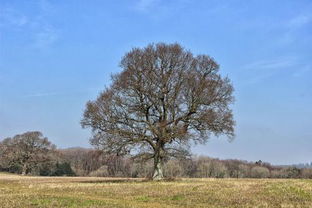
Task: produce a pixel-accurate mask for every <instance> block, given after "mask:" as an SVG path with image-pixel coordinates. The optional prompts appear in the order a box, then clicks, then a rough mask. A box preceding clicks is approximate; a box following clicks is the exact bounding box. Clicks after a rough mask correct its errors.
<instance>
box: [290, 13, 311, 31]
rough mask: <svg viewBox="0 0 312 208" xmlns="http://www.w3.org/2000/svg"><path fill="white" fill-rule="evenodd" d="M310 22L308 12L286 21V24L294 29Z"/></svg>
mask: <svg viewBox="0 0 312 208" xmlns="http://www.w3.org/2000/svg"><path fill="white" fill-rule="evenodd" d="M310 22H312V15H310V14H299V15H298V16H295V17H293V18H292V19H290V20H289V21H288V24H287V26H288V27H290V28H292V29H294V28H299V27H303V26H305V25H307V24H309V23H310Z"/></svg>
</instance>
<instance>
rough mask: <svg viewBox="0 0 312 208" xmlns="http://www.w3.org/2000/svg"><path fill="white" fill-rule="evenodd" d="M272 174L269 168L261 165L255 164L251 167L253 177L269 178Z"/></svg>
mask: <svg viewBox="0 0 312 208" xmlns="http://www.w3.org/2000/svg"><path fill="white" fill-rule="evenodd" d="M269 176H270V171H269V169H267V168H265V167H261V166H255V167H253V168H252V169H251V177H253V178H268V177H269Z"/></svg>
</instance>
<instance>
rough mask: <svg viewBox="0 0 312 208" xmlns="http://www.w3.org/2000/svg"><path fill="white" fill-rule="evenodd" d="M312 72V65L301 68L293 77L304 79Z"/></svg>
mask: <svg viewBox="0 0 312 208" xmlns="http://www.w3.org/2000/svg"><path fill="white" fill-rule="evenodd" d="M310 71H312V67H311V66H310V65H306V66H303V67H301V68H300V69H297V70H296V71H295V72H294V73H293V76H294V77H297V78H298V77H302V76H304V75H305V74H306V73H308V72H310Z"/></svg>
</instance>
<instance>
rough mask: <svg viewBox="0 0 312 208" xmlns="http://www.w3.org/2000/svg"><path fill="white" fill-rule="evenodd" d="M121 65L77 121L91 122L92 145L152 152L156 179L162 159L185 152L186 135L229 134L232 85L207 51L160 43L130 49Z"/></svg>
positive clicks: (122, 151)
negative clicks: (195, 54) (108, 83)
mask: <svg viewBox="0 0 312 208" xmlns="http://www.w3.org/2000/svg"><path fill="white" fill-rule="evenodd" d="M120 66H121V68H122V69H123V71H122V72H121V73H119V74H117V75H114V76H113V77H112V81H113V82H112V84H111V86H110V87H109V88H107V89H105V90H104V91H103V92H102V93H101V94H100V95H99V97H98V98H97V99H96V100H95V101H89V102H88V103H87V106H86V110H85V112H84V116H83V119H82V121H81V124H82V127H84V128H86V127H91V129H92V132H93V138H92V139H91V143H92V144H93V145H95V146H98V147H100V148H102V149H103V150H104V151H107V152H110V153H111V152H115V153H118V154H127V153H137V156H140V157H143V158H146V159H152V158H153V159H154V174H153V179H154V180H158V179H162V178H163V170H162V168H163V162H164V160H165V159H166V158H168V157H176V156H181V155H185V154H187V153H188V149H189V148H188V147H189V141H190V140H193V141H195V143H196V142H201V143H205V142H206V141H207V139H208V137H209V135H210V134H211V133H213V134H215V135H216V136H218V135H220V134H225V135H227V136H228V137H229V138H233V136H234V121H233V116H232V111H231V110H230V108H229V105H230V104H231V103H232V102H233V96H232V92H233V87H232V85H231V83H230V80H229V79H228V78H222V77H221V76H220V74H219V73H218V69H219V65H218V64H217V63H216V62H215V61H214V60H213V59H212V58H211V57H209V56H207V55H198V56H194V55H193V54H192V53H191V52H189V51H187V50H184V49H183V48H182V47H181V46H180V45H179V44H164V43H158V44H156V45H154V44H150V45H148V46H147V47H145V48H134V49H132V50H131V51H130V52H129V53H127V54H126V55H125V56H124V57H123V59H122V61H121V63H120Z"/></svg>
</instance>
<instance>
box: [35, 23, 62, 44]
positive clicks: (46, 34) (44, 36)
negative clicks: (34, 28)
mask: <svg viewBox="0 0 312 208" xmlns="http://www.w3.org/2000/svg"><path fill="white" fill-rule="evenodd" d="M58 39H59V34H58V32H57V30H55V29H54V28H53V27H51V26H47V27H45V28H43V29H42V30H41V31H38V32H37V33H35V34H34V43H33V46H34V47H35V48H39V49H43V48H47V47H49V46H51V45H52V44H54V43H55V42H56V41H57V40H58Z"/></svg>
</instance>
